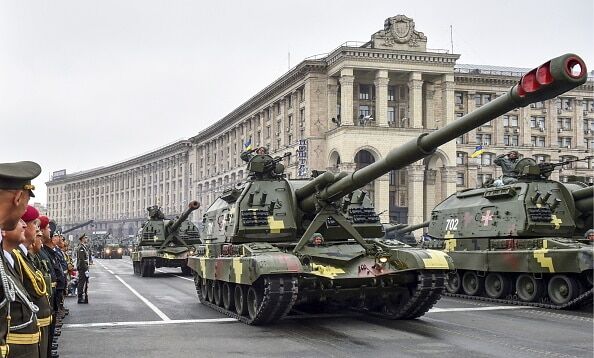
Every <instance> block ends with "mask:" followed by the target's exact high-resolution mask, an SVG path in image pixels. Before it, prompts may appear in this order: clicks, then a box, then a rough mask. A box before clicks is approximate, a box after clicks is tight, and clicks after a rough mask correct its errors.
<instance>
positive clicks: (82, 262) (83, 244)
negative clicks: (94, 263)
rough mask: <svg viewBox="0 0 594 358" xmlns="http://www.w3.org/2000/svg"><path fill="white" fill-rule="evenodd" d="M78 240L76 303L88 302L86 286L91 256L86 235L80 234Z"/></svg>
mask: <svg viewBox="0 0 594 358" xmlns="http://www.w3.org/2000/svg"><path fill="white" fill-rule="evenodd" d="M78 240H79V241H80V245H79V246H78V250H77V252H76V269H77V270H78V286H77V288H76V291H77V293H78V303H89V295H88V294H87V288H88V285H89V258H90V257H91V252H90V251H89V248H88V247H87V240H88V239H87V235H85V234H82V235H81V236H80V237H79V238H78Z"/></svg>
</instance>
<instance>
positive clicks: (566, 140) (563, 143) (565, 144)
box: [557, 137, 571, 148]
mask: <svg viewBox="0 0 594 358" xmlns="http://www.w3.org/2000/svg"><path fill="white" fill-rule="evenodd" d="M557 142H558V144H559V147H561V148H571V137H559V139H558V141H557Z"/></svg>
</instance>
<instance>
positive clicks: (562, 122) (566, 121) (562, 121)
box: [557, 118, 571, 130]
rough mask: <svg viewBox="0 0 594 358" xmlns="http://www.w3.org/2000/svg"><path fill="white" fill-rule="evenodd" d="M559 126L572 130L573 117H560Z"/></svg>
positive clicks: (559, 127) (562, 128)
mask: <svg viewBox="0 0 594 358" xmlns="http://www.w3.org/2000/svg"><path fill="white" fill-rule="evenodd" d="M557 128H558V129H561V130H571V118H558V119H557Z"/></svg>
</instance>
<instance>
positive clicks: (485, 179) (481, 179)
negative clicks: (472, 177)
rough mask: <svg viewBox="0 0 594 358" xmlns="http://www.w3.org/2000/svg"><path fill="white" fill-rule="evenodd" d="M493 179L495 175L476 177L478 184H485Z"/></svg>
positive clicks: (478, 175)
mask: <svg viewBox="0 0 594 358" xmlns="http://www.w3.org/2000/svg"><path fill="white" fill-rule="evenodd" d="M491 179H493V174H477V175H476V182H477V183H478V184H483V183H486V182H488V181H490V180H491Z"/></svg>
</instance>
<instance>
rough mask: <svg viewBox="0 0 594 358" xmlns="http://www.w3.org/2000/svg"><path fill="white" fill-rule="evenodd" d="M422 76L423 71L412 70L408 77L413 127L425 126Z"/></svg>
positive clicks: (409, 109)
mask: <svg viewBox="0 0 594 358" xmlns="http://www.w3.org/2000/svg"><path fill="white" fill-rule="evenodd" d="M421 78H422V75H421V72H411V73H410V75H409V79H408V94H409V104H408V112H409V118H410V121H409V123H410V124H411V127H412V128H423V80H422V79H421Z"/></svg>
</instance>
